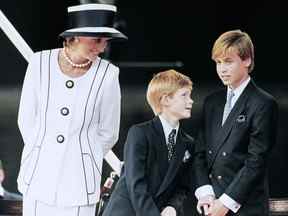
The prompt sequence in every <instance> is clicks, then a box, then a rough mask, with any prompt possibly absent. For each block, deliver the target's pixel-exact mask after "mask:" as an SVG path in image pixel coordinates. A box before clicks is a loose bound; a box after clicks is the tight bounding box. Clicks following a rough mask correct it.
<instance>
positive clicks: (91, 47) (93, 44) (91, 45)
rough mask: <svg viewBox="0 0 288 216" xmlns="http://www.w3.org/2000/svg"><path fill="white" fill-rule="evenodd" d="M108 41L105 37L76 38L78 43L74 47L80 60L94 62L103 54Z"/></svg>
mask: <svg viewBox="0 0 288 216" xmlns="http://www.w3.org/2000/svg"><path fill="white" fill-rule="evenodd" d="M109 39H110V38H105V37H99V38H97V37H76V41H78V42H76V43H75V45H76V47H77V51H78V54H79V55H80V56H81V57H82V58H85V59H89V60H91V61H94V60H95V59H96V58H97V56H98V55H99V54H101V53H103V52H104V50H105V48H106V46H107V43H108V40H109Z"/></svg>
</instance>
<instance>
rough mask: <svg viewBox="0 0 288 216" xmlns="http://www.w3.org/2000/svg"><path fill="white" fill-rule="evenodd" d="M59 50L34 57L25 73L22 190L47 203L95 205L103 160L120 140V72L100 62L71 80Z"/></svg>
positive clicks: (21, 115) (20, 119)
mask: <svg viewBox="0 0 288 216" xmlns="http://www.w3.org/2000/svg"><path fill="white" fill-rule="evenodd" d="M58 52H59V49H54V50H46V51H42V52H38V53H35V54H34V56H33V57H32V59H31V61H30V63H29V65H28V68H27V71H26V75H25V79H24V84H23V89H22V94H21V101H20V107H19V115H18V125H19V129H20V131H21V134H22V137H23V140H24V144H25V145H24V149H23V153H22V159H21V167H20V172H19V176H18V180H17V181H18V188H19V191H21V192H22V193H23V195H24V196H25V194H26V193H31V195H32V196H33V197H35V199H37V200H40V201H43V202H45V203H47V204H57V205H61V206H74V205H87V204H92V203H96V202H97V201H98V199H99V195H100V182H101V172H102V162H103V157H104V155H105V154H106V153H107V152H108V151H109V150H110V149H111V148H112V146H113V145H114V144H115V143H116V141H117V139H118V133H119V124H120V100H121V95H120V87H119V79H118V76H119V69H118V67H116V66H114V65H113V64H111V63H109V62H108V61H106V60H103V59H101V58H98V59H97V60H96V61H95V62H93V65H92V66H91V68H90V69H89V70H88V71H87V73H86V74H84V75H83V76H81V77H78V78H71V77H69V76H67V75H65V74H63V73H62V72H61V71H60V67H59V64H58V60H57V59H58ZM67 81H68V84H67ZM71 81H72V82H71ZM63 108H64V109H63Z"/></svg>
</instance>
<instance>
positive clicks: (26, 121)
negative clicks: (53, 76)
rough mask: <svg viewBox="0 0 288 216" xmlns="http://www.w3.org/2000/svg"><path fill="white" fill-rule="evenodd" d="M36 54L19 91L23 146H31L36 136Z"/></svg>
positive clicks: (37, 73) (19, 122)
mask: <svg viewBox="0 0 288 216" xmlns="http://www.w3.org/2000/svg"><path fill="white" fill-rule="evenodd" d="M39 56H40V55H38V54H34V55H33V56H32V57H31V60H30V62H29V64H28V67H27V70H26V73H25V78H24V82H23V86H22V91H21V98H20V104H19V110H18V127H19V130H20V132H21V135H22V138H23V141H24V144H25V145H33V142H34V140H35V138H36V137H35V136H36V134H37V133H36V128H35V127H36V117H37V107H38V106H39V104H38V103H39V101H38V99H37V98H38V96H37V94H38V91H37V83H39V68H38V67H37V65H38V64H37V61H40V59H39Z"/></svg>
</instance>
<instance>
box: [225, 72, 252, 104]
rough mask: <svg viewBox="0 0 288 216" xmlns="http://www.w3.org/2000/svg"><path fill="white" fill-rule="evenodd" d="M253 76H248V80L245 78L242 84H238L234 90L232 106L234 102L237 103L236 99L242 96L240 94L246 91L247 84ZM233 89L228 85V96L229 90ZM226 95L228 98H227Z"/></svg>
mask: <svg viewBox="0 0 288 216" xmlns="http://www.w3.org/2000/svg"><path fill="white" fill-rule="evenodd" d="M250 80H251V78H250V76H248V78H247V79H246V80H244V81H243V82H242V83H241V84H240V86H238V87H237V88H236V89H234V90H233V93H234V96H233V98H232V107H233V106H234V104H235V103H236V101H237V100H238V98H239V97H240V95H241V94H242V92H243V91H244V89H245V88H246V86H247V85H248V83H249V82H250ZM229 91H232V89H231V88H230V87H227V96H228V92H229ZM227 96H226V98H227Z"/></svg>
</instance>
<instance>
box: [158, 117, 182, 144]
mask: <svg viewBox="0 0 288 216" xmlns="http://www.w3.org/2000/svg"><path fill="white" fill-rule="evenodd" d="M159 119H160V121H161V124H162V127H163V130H164V134H165V140H166V144H167V143H168V137H169V134H170V132H171V131H172V130H173V129H176V134H175V137H174V141H175V143H176V138H177V135H178V130H179V122H178V124H177V125H176V127H172V126H171V124H170V123H169V122H168V121H167V120H166V119H165V118H164V117H163V116H161V115H159Z"/></svg>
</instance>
